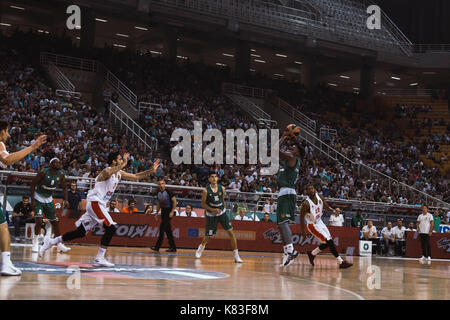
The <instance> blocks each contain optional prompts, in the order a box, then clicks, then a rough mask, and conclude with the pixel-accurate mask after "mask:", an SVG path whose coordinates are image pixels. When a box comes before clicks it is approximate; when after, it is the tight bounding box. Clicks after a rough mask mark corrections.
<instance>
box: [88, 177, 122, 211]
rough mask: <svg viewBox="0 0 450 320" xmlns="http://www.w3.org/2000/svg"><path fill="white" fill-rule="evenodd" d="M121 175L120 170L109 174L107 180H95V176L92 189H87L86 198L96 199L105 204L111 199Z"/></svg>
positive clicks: (89, 199)
mask: <svg viewBox="0 0 450 320" xmlns="http://www.w3.org/2000/svg"><path fill="white" fill-rule="evenodd" d="M120 178H121V175H120V171H119V172H117V173H115V174H113V175H111V177H109V179H108V180H105V181H100V182H99V181H97V179H98V177H97V178H95V186H94V189H92V190H89V192H88V194H87V197H86V200H87V201H98V202H101V203H103V204H104V205H105V206H106V203H107V202H108V201H109V200H110V199H111V197H112V196H113V194H114V191H115V190H116V188H117V185H118V184H119V181H120Z"/></svg>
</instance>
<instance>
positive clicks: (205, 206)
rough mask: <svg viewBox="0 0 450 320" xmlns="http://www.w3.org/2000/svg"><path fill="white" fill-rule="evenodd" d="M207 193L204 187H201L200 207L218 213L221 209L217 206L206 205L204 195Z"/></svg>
mask: <svg viewBox="0 0 450 320" xmlns="http://www.w3.org/2000/svg"><path fill="white" fill-rule="evenodd" d="M207 195H208V192H207V191H206V189H203V193H202V208H203V209H205V210H207V211H208V212H211V213H214V214H219V213H221V212H222V211H221V210H220V209H217V208H211V207H210V206H208V205H207V204H206V196H207Z"/></svg>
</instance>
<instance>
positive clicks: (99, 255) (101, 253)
mask: <svg viewBox="0 0 450 320" xmlns="http://www.w3.org/2000/svg"><path fill="white" fill-rule="evenodd" d="M105 252H106V249H103V248H101V247H100V248H98V253H97V258H104V257H105Z"/></svg>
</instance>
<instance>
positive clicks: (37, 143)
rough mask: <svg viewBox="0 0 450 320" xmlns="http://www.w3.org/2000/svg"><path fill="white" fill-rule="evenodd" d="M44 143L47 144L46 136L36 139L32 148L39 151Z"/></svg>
mask: <svg viewBox="0 0 450 320" xmlns="http://www.w3.org/2000/svg"><path fill="white" fill-rule="evenodd" d="M44 143H47V136H46V135H45V134H44V135H42V136H40V137H38V138H37V139H36V141H34V143H33V145H32V147H33V149H34V150H36V149H38V148H39V147H40V146H41V145H43V144H44Z"/></svg>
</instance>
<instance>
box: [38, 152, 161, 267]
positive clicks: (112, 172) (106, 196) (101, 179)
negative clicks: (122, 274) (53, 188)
mask: <svg viewBox="0 0 450 320" xmlns="http://www.w3.org/2000/svg"><path fill="white" fill-rule="evenodd" d="M128 157H129V154H128V153H125V154H124V155H123V157H122V156H121V155H120V153H119V152H112V153H110V154H109V156H108V165H109V167H107V168H105V169H103V170H102V172H100V174H99V175H98V177H96V178H95V185H94V189H92V190H90V191H89V192H88V195H87V198H86V200H87V204H86V213H85V214H83V215H82V216H81V217H80V219H79V220H78V221H77V222H76V223H75V226H76V227H77V229H76V230H73V231H69V232H67V233H65V234H64V235H63V236H59V237H56V238H55V239H46V240H44V245H43V246H42V248H41V252H42V253H41V254H43V253H44V252H45V251H46V250H48V249H50V248H51V247H52V246H54V245H57V244H58V243H61V242H62V241H64V242H66V241H70V240H74V239H77V238H83V237H85V236H86V234H87V232H89V231H91V230H93V228H94V227H96V226H97V225H103V227H104V228H105V233H104V234H103V236H102V238H101V240H100V248H99V249H98V254H97V257H96V258H95V260H94V263H93V265H94V266H95V267H114V264H113V263H111V262H109V261H107V260H106V259H105V253H106V249H107V248H108V246H109V243H110V242H111V239H112V237H113V236H114V234H115V232H116V222H114V221H113V219H112V218H111V216H110V215H109V212H108V209H107V207H106V203H107V202H108V201H109V200H110V199H111V197H112V196H113V194H114V191H115V190H116V188H117V185H118V184H119V182H120V180H121V179H122V178H123V179H126V180H131V181H139V180H141V179H144V178H146V177H148V176H150V175H151V174H153V173H155V172H156V169H157V168H158V167H159V163H160V160H159V159H158V160H156V161H155V163H153V165H152V168H151V169H149V170H146V171H142V172H139V173H137V174H131V173H127V172H124V171H122V169H124V168H125V167H126V166H127V163H128Z"/></svg>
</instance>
